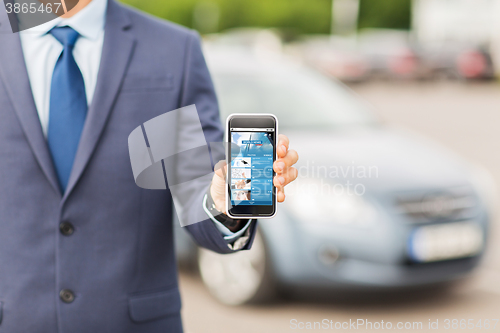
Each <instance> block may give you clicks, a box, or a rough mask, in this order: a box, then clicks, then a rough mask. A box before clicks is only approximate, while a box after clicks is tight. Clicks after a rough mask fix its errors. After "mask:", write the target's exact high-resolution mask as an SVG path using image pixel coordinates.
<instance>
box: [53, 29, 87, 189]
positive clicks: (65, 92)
mask: <svg viewBox="0 0 500 333" xmlns="http://www.w3.org/2000/svg"><path fill="white" fill-rule="evenodd" d="M50 33H51V34H52V36H54V37H55V38H56V39H57V40H58V41H59V42H60V43H61V44H62V45H63V46H64V49H63V52H62V53H61V55H60V57H59V59H58V60H57V63H56V66H55V68H54V73H53V74H52V84H51V86H50V114H49V127H48V135H47V139H48V144H49V148H50V152H51V154H52V159H53V161H54V166H55V169H56V173H57V178H58V179H59V185H60V186H61V190H62V192H63V193H64V192H65V190H66V187H67V185H68V181H69V176H70V174H71V169H72V168H73V162H74V160H75V155H76V151H77V149H78V143H79V142H80V136H81V134H82V130H83V125H84V123H85V118H86V116H87V97H86V94H85V84H84V82H83V76H82V73H81V72H80V69H79V68H78V65H77V64H76V61H75V58H73V48H74V46H75V43H76V40H77V39H78V37H79V34H78V32H76V31H75V30H73V29H72V28H70V27H58V28H54V29H52V30H51V31H50Z"/></svg>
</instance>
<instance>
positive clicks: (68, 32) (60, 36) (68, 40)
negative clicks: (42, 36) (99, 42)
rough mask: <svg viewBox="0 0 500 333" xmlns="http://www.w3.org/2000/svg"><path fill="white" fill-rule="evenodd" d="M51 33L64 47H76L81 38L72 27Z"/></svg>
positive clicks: (61, 28)
mask: <svg viewBox="0 0 500 333" xmlns="http://www.w3.org/2000/svg"><path fill="white" fill-rule="evenodd" d="M50 33H51V34H52V36H54V38H55V39H57V40H58V41H59V43H61V44H62V45H63V46H64V47H73V46H75V43H76V40H77V39H78V37H80V34H79V33H78V32H76V31H75V30H74V29H73V28H71V27H56V28H54V29H52V30H51V31H50Z"/></svg>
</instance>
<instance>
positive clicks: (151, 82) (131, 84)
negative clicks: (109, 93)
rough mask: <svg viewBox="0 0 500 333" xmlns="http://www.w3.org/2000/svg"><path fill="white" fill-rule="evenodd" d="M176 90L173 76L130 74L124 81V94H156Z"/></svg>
mask: <svg viewBox="0 0 500 333" xmlns="http://www.w3.org/2000/svg"><path fill="white" fill-rule="evenodd" d="M172 89H174V77H173V75H172V74H164V75H144V74H129V75H127V76H126V77H125V79H124V80H123V85H122V92H123V93H134V92H154V91H166V90H172Z"/></svg>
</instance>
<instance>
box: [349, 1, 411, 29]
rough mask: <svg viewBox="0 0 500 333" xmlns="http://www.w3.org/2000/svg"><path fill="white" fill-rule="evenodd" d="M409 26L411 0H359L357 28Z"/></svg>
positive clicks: (403, 27) (402, 27) (399, 27)
mask: <svg viewBox="0 0 500 333" xmlns="http://www.w3.org/2000/svg"><path fill="white" fill-rule="evenodd" d="M363 28H388V29H405V30H409V29H410V28H411V0H360V6H359V20H358V29H363Z"/></svg>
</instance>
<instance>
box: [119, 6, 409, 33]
mask: <svg viewBox="0 0 500 333" xmlns="http://www.w3.org/2000/svg"><path fill="white" fill-rule="evenodd" d="M121 1H122V2H124V3H127V4H129V5H132V6H134V7H137V8H139V9H141V10H144V11H146V12H148V13H151V14H153V15H155V16H158V17H161V18H165V19H168V20H170V21H173V22H176V23H179V24H182V25H184V26H187V27H190V28H195V29H197V30H199V31H200V32H201V33H212V32H218V31H223V30H226V29H230V28H236V27H249V26H252V27H277V28H284V29H291V30H294V31H296V32H297V33H305V34H310V33H323V34H327V33H329V32H330V27H331V8H332V0H121ZM360 1H361V5H360V14H359V28H367V27H373V28H397V29H409V27H410V10H411V0H360Z"/></svg>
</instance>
